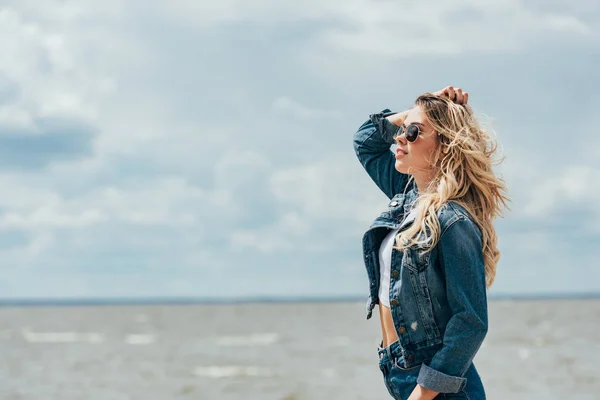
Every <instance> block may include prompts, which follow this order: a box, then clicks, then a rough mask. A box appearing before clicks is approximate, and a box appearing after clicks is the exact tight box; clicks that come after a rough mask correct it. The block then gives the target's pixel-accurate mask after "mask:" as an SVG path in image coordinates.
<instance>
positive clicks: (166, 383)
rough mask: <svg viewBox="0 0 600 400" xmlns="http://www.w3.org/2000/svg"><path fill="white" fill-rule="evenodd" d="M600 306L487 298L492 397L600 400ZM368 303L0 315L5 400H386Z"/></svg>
mask: <svg viewBox="0 0 600 400" xmlns="http://www.w3.org/2000/svg"><path fill="white" fill-rule="evenodd" d="M599 336H600V299H544V300H491V301H490V329H489V333H488V335H487V337H486V339H485V342H484V343H483V346H482V348H481V350H480V351H479V353H478V354H477V356H476V358H475V361H474V362H475V365H476V366H477V368H478V370H479V372H480V374H481V376H482V380H483V382H484V385H485V387H486V391H487V395H488V399H491V400H501V399H511V400H520V399H523V400H535V399H540V400H541V399H544V400H548V399H557V400H558V399H560V400H563V399H578V400H598V399H600V340H599ZM379 340H380V332H379V326H378V319H377V315H376V314H374V317H373V318H372V319H370V320H369V321H367V320H366V319H365V314H364V303H363V302H345V303H344V302H331V303H325V302H324V303H310V302H305V303H251V304H250V303H249V304H206V305H128V306H54V307H49V306H45V307H44V306H35V307H33V306H32V307H0V356H1V358H0V399H2V400H12V399H14V400H17V399H19V400H21V399H23V400H25V399H27V400H33V399H35V400H49V399H60V400H71V399H73V400H74V399H78V400H80V399H86V400H96V399H97V400H113V399H114V400H125V399H144V400H151V399H160V400H165V399H207V400H213V399H214V400H217V399H218V400H228V399H245V400H259V399H260V400H301V399H314V400H317V399H386V398H389V395H388V394H387V391H386V390H385V387H384V386H383V380H382V377H381V373H380V371H379V369H378V367H377V351H376V348H377V344H378V343H379Z"/></svg>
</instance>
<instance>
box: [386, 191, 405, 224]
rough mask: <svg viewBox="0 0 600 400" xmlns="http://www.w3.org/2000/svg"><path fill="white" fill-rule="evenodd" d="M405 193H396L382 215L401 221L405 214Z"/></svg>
mask: <svg viewBox="0 0 600 400" xmlns="http://www.w3.org/2000/svg"><path fill="white" fill-rule="evenodd" d="M404 197H405V195H404V194H397V195H395V196H394V197H393V198H392V199H391V200H390V202H389V203H388V206H387V210H385V211H384V212H383V213H382V214H381V216H382V217H384V218H388V219H390V220H392V221H399V220H401V219H402V216H403V215H404Z"/></svg>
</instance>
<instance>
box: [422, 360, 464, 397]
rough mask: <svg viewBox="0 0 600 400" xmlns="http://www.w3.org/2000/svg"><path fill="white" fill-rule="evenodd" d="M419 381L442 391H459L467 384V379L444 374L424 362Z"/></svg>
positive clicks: (427, 386) (437, 390)
mask: <svg viewBox="0 0 600 400" xmlns="http://www.w3.org/2000/svg"><path fill="white" fill-rule="evenodd" d="M417 383H418V384H419V385H421V386H424V387H426V388H428V389H431V390H435V391H436V392H440V393H458V392H460V391H461V390H462V389H463V388H464V387H465V386H466V385H467V379H466V378H463V377H460V376H452V375H447V374H444V373H443V372H440V371H438V370H436V369H433V368H431V367H430V366H428V365H427V364H422V365H421V369H420V370H419V376H418V377H417Z"/></svg>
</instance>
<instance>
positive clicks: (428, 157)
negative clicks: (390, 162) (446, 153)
mask: <svg viewBox="0 0 600 400" xmlns="http://www.w3.org/2000/svg"><path fill="white" fill-rule="evenodd" d="M419 144H422V146H419V145H413V146H412V148H411V147H410V146H409V148H408V151H409V152H410V156H411V158H410V160H411V163H412V164H414V165H418V166H419V167H426V166H430V165H431V163H432V162H433V160H434V158H435V152H436V150H437V143H419Z"/></svg>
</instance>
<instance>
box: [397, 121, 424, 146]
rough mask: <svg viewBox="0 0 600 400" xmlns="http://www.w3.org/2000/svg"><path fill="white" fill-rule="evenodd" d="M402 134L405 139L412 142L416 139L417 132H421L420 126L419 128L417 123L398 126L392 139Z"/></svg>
mask: <svg viewBox="0 0 600 400" xmlns="http://www.w3.org/2000/svg"><path fill="white" fill-rule="evenodd" d="M402 134H404V136H405V137H406V140H407V141H409V142H411V143H413V142H414V141H415V140H417V138H418V137H419V134H421V128H419V125H416V124H410V125H409V126H407V127H406V128H405V127H404V126H400V127H399V128H398V131H397V132H396V133H395V134H394V140H396V139H397V138H398V137H400V136H402Z"/></svg>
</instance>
